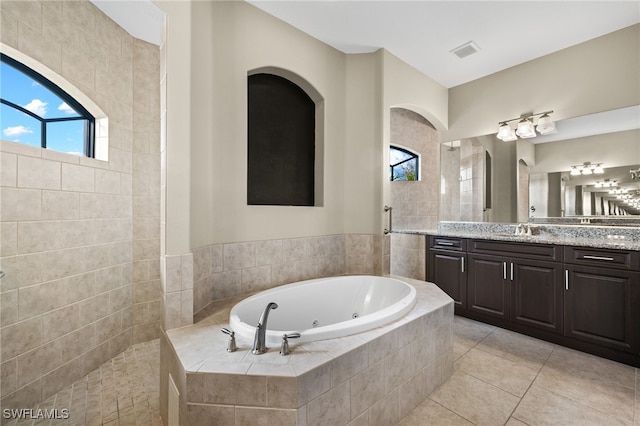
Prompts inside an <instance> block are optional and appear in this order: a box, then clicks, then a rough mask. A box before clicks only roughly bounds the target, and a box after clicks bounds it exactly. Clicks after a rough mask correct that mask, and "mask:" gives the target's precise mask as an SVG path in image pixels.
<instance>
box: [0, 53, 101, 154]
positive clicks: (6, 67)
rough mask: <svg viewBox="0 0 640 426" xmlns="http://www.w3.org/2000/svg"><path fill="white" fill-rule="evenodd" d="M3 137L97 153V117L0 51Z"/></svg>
mask: <svg viewBox="0 0 640 426" xmlns="http://www.w3.org/2000/svg"><path fill="white" fill-rule="evenodd" d="M0 75H1V76H2V78H1V79H0V100H1V102H2V103H1V104H0V131H1V132H2V135H1V136H0V137H1V138H2V139H3V140H8V141H11V142H18V143H23V144H26V145H31V146H38V147H41V148H47V149H52V150H55V151H60V152H66V153H69V154H76V155H83V156H87V157H93V156H94V138H95V118H94V117H93V116H92V115H91V114H90V113H89V112H88V111H87V110H86V109H85V108H84V107H83V106H82V105H81V104H80V103H79V102H78V101H76V100H75V99H74V98H73V97H71V96H70V95H69V94H68V93H66V92H65V91H64V90H62V89H61V88H60V87H59V86H57V85H56V84H54V83H53V82H51V81H50V80H49V79H47V78H45V77H44V76H42V75H41V74H39V73H38V72H36V71H34V70H32V69H31V68H29V67H27V66H26V65H24V64H22V63H20V62H18V61H16V60H14V59H12V58H10V57H9V56H7V55H5V54H0Z"/></svg>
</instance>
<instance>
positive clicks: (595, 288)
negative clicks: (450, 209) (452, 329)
mask: <svg viewBox="0 0 640 426" xmlns="http://www.w3.org/2000/svg"><path fill="white" fill-rule="evenodd" d="M528 226H530V229H532V231H533V232H532V235H515V229H516V226H515V225H513V224H511V225H508V224H496V223H472V222H441V223H440V224H439V226H438V230H437V231H434V232H429V233H427V256H426V259H427V265H426V266H427V268H426V270H427V280H428V281H431V282H433V283H435V284H436V285H438V286H439V287H440V288H441V289H442V290H444V291H445V292H446V293H447V294H448V295H449V296H450V297H451V298H452V299H454V301H455V313H456V314H457V315H460V316H464V317H468V318H472V319H474V320H478V321H482V322H485V323H488V324H492V325H496V326H499V327H502V328H506V329H509V330H513V331H516V332H520V333H523V334H527V335H530V336H533V337H536V338H540V339H543V340H546V341H549V342H553V343H557V344H560V345H563V346H567V347H571V348H574V349H577V350H581V351H584V352H589V353H592V354H595V355H598V356H602V357H604V358H609V359H612V360H615V361H619V362H623V363H625V364H629V365H633V366H635V367H640V241H638V239H639V237H640V227H634V226H625V227H611V226H580V225H556V224H528Z"/></svg>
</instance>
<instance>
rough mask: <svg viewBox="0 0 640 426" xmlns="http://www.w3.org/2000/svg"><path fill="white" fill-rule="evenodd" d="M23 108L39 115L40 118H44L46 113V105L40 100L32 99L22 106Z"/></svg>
mask: <svg viewBox="0 0 640 426" xmlns="http://www.w3.org/2000/svg"><path fill="white" fill-rule="evenodd" d="M23 108H24V109H26V110H28V111H31V112H32V113H34V114H36V115H39V116H40V117H44V115H45V114H46V113H47V103H46V102H42V101H41V100H40V99H34V100H32V101H31V102H29V103H28V104H26V105H23Z"/></svg>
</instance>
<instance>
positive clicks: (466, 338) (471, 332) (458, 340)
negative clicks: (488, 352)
mask: <svg viewBox="0 0 640 426" xmlns="http://www.w3.org/2000/svg"><path fill="white" fill-rule="evenodd" d="M494 329H495V327H494V326H491V325H487V324H482V323H479V322H476V321H472V320H470V319H467V318H463V317H458V316H456V317H454V318H453V360H454V361H455V360H457V359H458V358H460V357H461V356H462V355H464V354H465V353H467V352H468V351H469V349H471V348H472V347H474V346H475V345H477V344H478V343H479V342H480V341H481V340H482V339H484V338H485V337H487V335H489V334H490V333H491V332H492V331H493V330H494Z"/></svg>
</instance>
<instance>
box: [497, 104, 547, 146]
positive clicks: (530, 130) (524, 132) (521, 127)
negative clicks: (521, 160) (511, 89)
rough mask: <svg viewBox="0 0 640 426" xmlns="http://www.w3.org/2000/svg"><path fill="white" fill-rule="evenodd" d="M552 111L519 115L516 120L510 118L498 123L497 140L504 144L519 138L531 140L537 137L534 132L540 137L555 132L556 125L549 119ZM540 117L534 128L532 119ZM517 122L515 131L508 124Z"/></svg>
mask: <svg viewBox="0 0 640 426" xmlns="http://www.w3.org/2000/svg"><path fill="white" fill-rule="evenodd" d="M552 112H553V111H545V112H538V113H530V112H528V113H525V114H521V115H520V117H518V118H512V119H510V120H504V121H500V122H499V123H498V134H497V135H496V136H497V137H498V139H500V140H502V141H504V142H510V141H515V140H516V139H518V136H520V137H521V138H523V139H528V138H533V137H535V136H537V133H536V130H537V131H538V133H540V134H541V135H549V134H552V133H555V132H556V125H555V123H554V122H553V120H551V117H549V114H551V113H552ZM537 116H541V117H540V118H539V119H538V125H537V126H534V124H533V118H534V117H537ZM516 120H518V126H517V128H516V130H515V131H514V130H513V127H511V125H510V124H509V123H510V122H512V121H516Z"/></svg>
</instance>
